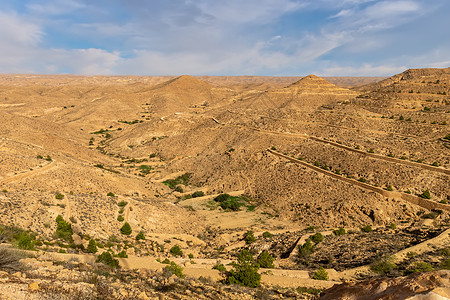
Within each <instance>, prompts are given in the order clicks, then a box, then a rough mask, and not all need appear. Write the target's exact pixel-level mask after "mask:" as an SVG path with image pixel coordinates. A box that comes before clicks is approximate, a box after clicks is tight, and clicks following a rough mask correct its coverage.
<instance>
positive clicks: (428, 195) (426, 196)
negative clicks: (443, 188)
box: [419, 190, 431, 199]
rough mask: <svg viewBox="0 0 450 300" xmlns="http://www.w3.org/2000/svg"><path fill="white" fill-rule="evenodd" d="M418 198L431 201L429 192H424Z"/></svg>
mask: <svg viewBox="0 0 450 300" xmlns="http://www.w3.org/2000/svg"><path fill="white" fill-rule="evenodd" d="M419 197H420V198H424V199H431V194H430V191H429V190H426V191H424V192H423V193H422V194H420V195H419Z"/></svg>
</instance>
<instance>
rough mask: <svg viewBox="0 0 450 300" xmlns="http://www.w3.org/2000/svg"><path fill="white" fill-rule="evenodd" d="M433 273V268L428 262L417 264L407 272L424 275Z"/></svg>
mask: <svg viewBox="0 0 450 300" xmlns="http://www.w3.org/2000/svg"><path fill="white" fill-rule="evenodd" d="M431 271H433V267H432V266H430V265H429V264H427V263H426V262H416V263H415V264H414V266H413V267H412V268H410V269H409V270H408V271H407V273H422V272H431Z"/></svg>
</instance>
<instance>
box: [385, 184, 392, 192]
mask: <svg viewBox="0 0 450 300" xmlns="http://www.w3.org/2000/svg"><path fill="white" fill-rule="evenodd" d="M386 190H388V191H389V192H392V191H393V190H394V189H393V188H392V185H388V186H387V188H386Z"/></svg>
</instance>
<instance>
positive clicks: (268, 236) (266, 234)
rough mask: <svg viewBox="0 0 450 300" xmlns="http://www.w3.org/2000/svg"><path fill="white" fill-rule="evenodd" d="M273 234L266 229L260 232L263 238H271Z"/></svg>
mask: <svg viewBox="0 0 450 300" xmlns="http://www.w3.org/2000/svg"><path fill="white" fill-rule="evenodd" d="M272 236H273V234H271V233H270V232H268V231H266V232H264V233H263V234H262V237H263V238H265V239H268V238H271V237H272Z"/></svg>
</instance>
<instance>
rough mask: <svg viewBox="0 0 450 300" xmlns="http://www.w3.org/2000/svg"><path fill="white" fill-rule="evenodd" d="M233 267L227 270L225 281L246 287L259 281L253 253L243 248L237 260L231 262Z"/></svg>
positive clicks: (254, 285) (259, 276) (253, 285)
mask: <svg viewBox="0 0 450 300" xmlns="http://www.w3.org/2000/svg"><path fill="white" fill-rule="evenodd" d="M232 266H233V269H232V270H231V271H230V272H228V274H227V275H228V277H227V279H226V282H227V283H229V284H239V285H242V286H248V287H257V286H259V285H260V282H261V275H260V274H259V273H258V269H259V266H258V265H257V264H256V263H255V261H254V259H253V255H251V253H250V252H249V251H248V250H247V249H244V250H242V251H241V252H239V254H238V259H237V262H233V263H232Z"/></svg>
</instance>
